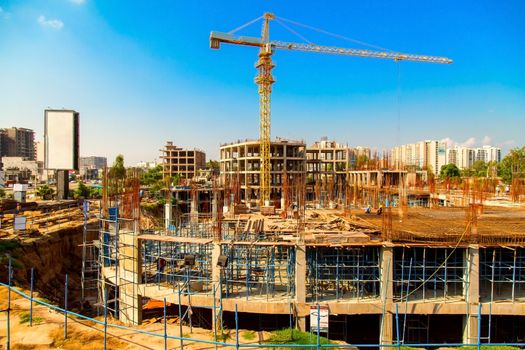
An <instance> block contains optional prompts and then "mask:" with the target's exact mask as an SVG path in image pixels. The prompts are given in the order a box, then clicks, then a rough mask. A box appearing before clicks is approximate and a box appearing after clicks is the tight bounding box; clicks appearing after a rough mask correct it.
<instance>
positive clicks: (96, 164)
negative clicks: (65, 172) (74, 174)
mask: <svg viewBox="0 0 525 350" xmlns="http://www.w3.org/2000/svg"><path fill="white" fill-rule="evenodd" d="M78 163H79V175H80V177H81V178H83V179H96V178H98V177H99V174H100V171H101V170H102V169H104V168H105V167H107V165H108V160H107V158H106V157H98V156H90V157H80V158H79V160H78Z"/></svg>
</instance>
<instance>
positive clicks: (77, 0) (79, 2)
mask: <svg viewBox="0 0 525 350" xmlns="http://www.w3.org/2000/svg"><path fill="white" fill-rule="evenodd" d="M69 2H71V3H73V4H75V5H84V4H85V3H86V0H69Z"/></svg>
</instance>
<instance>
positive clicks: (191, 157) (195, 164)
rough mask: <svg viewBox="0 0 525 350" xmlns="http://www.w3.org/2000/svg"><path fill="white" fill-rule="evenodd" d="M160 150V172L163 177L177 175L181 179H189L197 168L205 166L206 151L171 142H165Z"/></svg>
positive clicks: (195, 172)
mask: <svg viewBox="0 0 525 350" xmlns="http://www.w3.org/2000/svg"><path fill="white" fill-rule="evenodd" d="M160 151H161V152H162V156H161V157H160V158H161V159H162V173H163V175H164V177H168V176H169V177H173V176H176V175H179V176H180V177H181V178H182V179H187V180H191V179H192V178H193V177H194V176H195V175H196V174H197V172H198V170H199V169H205V168H206V153H204V151H201V150H198V149H183V148H181V147H177V146H175V145H174V144H173V142H171V141H168V142H166V146H165V148H164V149H162V150H160Z"/></svg>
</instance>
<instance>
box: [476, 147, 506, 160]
mask: <svg viewBox="0 0 525 350" xmlns="http://www.w3.org/2000/svg"><path fill="white" fill-rule="evenodd" d="M474 152H475V153H476V160H482V161H484V162H485V163H488V162H496V163H499V162H501V148H499V147H493V146H489V145H485V146H483V147H481V148H476V149H474Z"/></svg>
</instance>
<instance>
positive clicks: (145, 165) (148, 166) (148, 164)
mask: <svg viewBox="0 0 525 350" xmlns="http://www.w3.org/2000/svg"><path fill="white" fill-rule="evenodd" d="M157 165H159V163H157V161H156V160H154V161H152V162H138V163H137V168H140V169H144V170H147V169H154V168H155V167H156V166H157Z"/></svg>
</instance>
